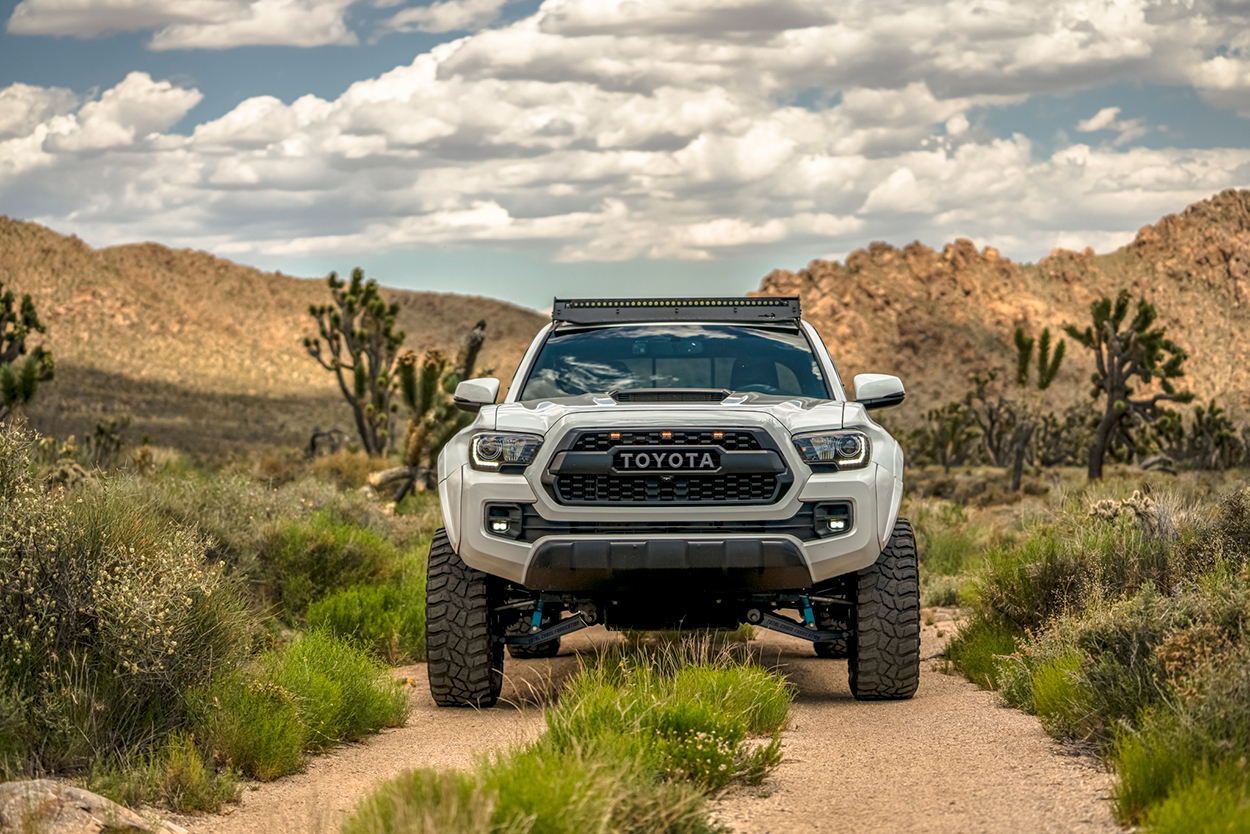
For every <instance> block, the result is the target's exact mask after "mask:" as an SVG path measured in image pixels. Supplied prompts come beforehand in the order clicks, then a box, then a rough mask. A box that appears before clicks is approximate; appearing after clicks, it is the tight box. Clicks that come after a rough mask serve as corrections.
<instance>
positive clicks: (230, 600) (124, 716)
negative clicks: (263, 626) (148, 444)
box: [0, 429, 252, 770]
mask: <svg viewBox="0 0 1250 834" xmlns="http://www.w3.org/2000/svg"><path fill="white" fill-rule="evenodd" d="M30 449H31V438H30V436H29V435H26V434H24V433H22V432H20V431H16V430H12V429H6V430H0V461H4V463H3V464H0V471H2V472H3V474H4V477H5V479H6V480H5V481H4V483H3V484H2V485H0V493H3V495H4V500H3V501H0V693H7V694H3V695H0V701H2V702H3V706H0V713H6V712H7V713H8V714H9V718H8V719H6V718H5V717H4V715H0V721H3V720H9V721H12V719H13V715H18V716H20V721H19V722H18V723H19V727H20V729H19V730H18V732H17V733H16V736H15V737H10V743H9V744H8V745H7V746H10V747H13V748H17V749H18V752H17V753H16V754H13V753H12V752H10V756H13V755H16V756H17V757H20V758H21V759H23V760H24V763H25V766H26V767H27V768H29V769H33V770H57V769H63V768H68V767H75V766H81V765H85V764H87V763H88V762H89V761H90V760H92V759H93V758H95V757H98V756H101V755H104V754H107V753H112V752H117V751H121V750H127V749H130V748H132V747H134V746H137V745H145V744H147V743H149V742H150V741H151V740H152V739H154V738H156V737H157V736H159V735H160V734H162V733H164V732H166V731H168V730H170V729H174V728H177V727H178V726H181V724H182V723H183V722H184V720H185V714H184V711H183V709H182V699H181V697H180V696H181V693H183V692H184V691H186V690H187V689H188V688H190V687H193V686H195V685H198V684H200V683H203V682H205V681H206V680H208V679H209V678H210V677H211V676H212V674H214V673H215V672H216V671H218V670H219V669H222V668H226V667H229V666H230V665H231V664H233V663H235V662H236V661H237V660H238V659H239V658H240V657H241V656H242V655H243V654H244V653H245V652H246V651H247V649H248V647H249V643H250V639H251V629H252V618H251V615H250V614H249V612H248V610H247V607H246V605H245V604H244V602H243V601H242V598H241V595H240V593H239V592H238V588H237V586H236V584H235V583H234V582H233V581H232V580H231V579H230V578H229V577H228V576H227V575H226V572H225V571H224V570H223V567H222V566H221V565H220V564H216V563H211V562H209V561H208V560H207V559H206V558H205V542H204V540H203V539H202V538H201V537H200V536H198V535H197V534H196V533H195V532H194V531H193V530H190V529H187V528H185V527H181V526H179V525H176V524H171V523H169V522H168V521H166V520H164V519H162V518H161V517H160V516H159V515H158V514H156V513H154V512H153V511H152V510H151V508H150V507H149V506H147V505H146V504H144V503H142V502H137V501H135V500H133V497H132V495H131V494H130V493H129V492H128V490H127V489H126V487H125V484H120V485H119V484H116V483H114V482H111V481H105V482H103V483H101V484H100V485H99V486H97V487H93V488H89V489H83V490H81V491H78V492H64V491H57V492H54V493H52V494H46V493H45V492H44V491H43V490H42V489H41V488H40V487H39V486H38V485H37V484H36V482H35V481H34V480H33V478H32V477H31V476H30V474H29V471H30V467H29V465H28V462H29V460H30Z"/></svg>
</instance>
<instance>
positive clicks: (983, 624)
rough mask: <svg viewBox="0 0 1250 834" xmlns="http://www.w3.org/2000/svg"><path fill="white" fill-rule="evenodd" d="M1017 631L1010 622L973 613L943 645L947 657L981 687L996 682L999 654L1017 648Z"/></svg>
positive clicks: (1008, 653) (1004, 654)
mask: <svg viewBox="0 0 1250 834" xmlns="http://www.w3.org/2000/svg"><path fill="white" fill-rule="evenodd" d="M1020 636H1021V635H1020V633H1019V632H1017V631H1016V630H1015V629H1014V628H1012V627H1011V626H1009V625H1004V624H1003V623H1001V622H997V621H994V620H991V619H989V618H987V617H985V616H984V615H980V614H973V615H972V617H971V619H969V621H968V622H967V624H966V625H964V627H963V628H961V629H960V630H959V633H958V634H956V635H955V637H954V638H953V639H952V640H951V642H950V644H949V645H948V646H947V647H946V659H947V660H949V661H950V662H951V663H952V664H953V665H954V666H955V668H957V669H958V670H959V671H961V672H963V673H964V675H965V676H967V678H968V680H970V681H972V682H973V683H975V684H976V685H977V686H980V687H982V688H984V689H993V688H995V687H996V686H997V685H998V682H999V676H1000V673H1001V669H1000V666H1001V658H1003V657H1006V656H1008V655H1011V654H1013V653H1014V652H1015V651H1016V641H1017V638H1018V637H1020Z"/></svg>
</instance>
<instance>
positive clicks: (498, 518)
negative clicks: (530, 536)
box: [485, 504, 524, 539]
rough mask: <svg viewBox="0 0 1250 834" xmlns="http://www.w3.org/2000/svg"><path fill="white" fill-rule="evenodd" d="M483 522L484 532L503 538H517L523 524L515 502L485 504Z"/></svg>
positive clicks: (519, 508) (519, 509) (519, 535)
mask: <svg viewBox="0 0 1250 834" xmlns="http://www.w3.org/2000/svg"><path fill="white" fill-rule="evenodd" d="M485 522H486V532H488V533H490V534H491V535H492V536H502V537H503V538H505V539H519V538H520V537H521V530H522V527H523V526H524V525H523V523H522V515H521V507H520V506H519V505H517V504H487V505H486V519H485Z"/></svg>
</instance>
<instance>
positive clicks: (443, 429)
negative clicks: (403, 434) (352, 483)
mask: <svg viewBox="0 0 1250 834" xmlns="http://www.w3.org/2000/svg"><path fill="white" fill-rule="evenodd" d="M485 339H486V321H485V320H482V321H479V322H478V323H477V326H476V327H474V328H473V329H472V330H471V331H469V333H468V334H467V335H466V336H465V338H464V341H463V343H462V344H461V347H460V353H459V354H458V355H457V356H456V361H455V364H453V363H451V362H449V361H448V360H447V358H446V357H445V356H443V354H442V353H441V352H440V351H438V350H430V351H427V352H426V354H425V356H422V357H418V356H417V355H416V354H415V353H413V352H412V351H410V350H409V351H404V353H403V355H401V356H400V357H399V361H398V363H397V365H396V373H397V375H398V377H399V386H400V396H401V398H402V399H403V401H404V404H405V405H407V406H408V408H409V410H410V411H411V412H412V413H411V418H410V420H409V422H408V436H407V439H406V441H405V443H404V465H403V466H401V467H397V468H395V469H387V470H385V471H383V472H379V473H377V474H376V475H375V476H374V477H373V478H372V479H371V483H373V485H375V486H378V487H381V486H383V485H387V484H398V489H397V490H396V492H395V500H396V501H401V500H403V498H404V496H405V495H407V494H408V493H409V492H410V491H411V490H413V489H414V488H416V487H417V486H418V484H420V485H423V486H424V487H426V488H433V487H434V486H435V475H436V465H437V461H438V453H439V452H441V451H442V449H443V447H444V446H446V445H447V441H448V440H450V439H451V438H452V435H454V434H455V433H456V432H458V431H460V430H461V429H463V428H464V427H465V426H467V425H469V423H471V422H473V415H471V414H466V413H465V412H463V411H460V410H459V409H458V408H456V406H455V403H454V401H453V399H452V394H454V393H455V390H456V386H457V385H459V384H460V383H461V382H462V381H463V380H466V379H469V378H471V377H472V376H473V372H474V368H475V367H476V365H477V357H478V354H479V353H480V352H481V350H482V342H483V341H485ZM488 373H489V372H488Z"/></svg>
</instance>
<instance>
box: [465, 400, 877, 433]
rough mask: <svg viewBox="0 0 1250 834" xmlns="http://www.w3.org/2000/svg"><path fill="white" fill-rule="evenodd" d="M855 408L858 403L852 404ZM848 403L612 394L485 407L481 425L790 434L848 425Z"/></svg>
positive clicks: (501, 428)
mask: <svg viewBox="0 0 1250 834" xmlns="http://www.w3.org/2000/svg"><path fill="white" fill-rule="evenodd" d="M850 405H851V406H852V407H853V408H852V410H855V409H857V408H858V406H856V405H855V404H850ZM847 406H848V403H844V402H835V401H830V400H815V399H808V398H803V397H777V396H771V395H767V394H757V393H746V394H733V395H731V396H730V397H729V398H728V399H726V400H724V401H723V402H719V403H707V404H697V405H696V404H691V403H672V404H668V403H638V404H634V403H618V402H616V401H615V400H613V399H612V398H611V397H608V396H607V395H603V396H596V395H585V396H579V397H561V398H559V399H555V400H544V401H534V402H525V403H504V404H503V405H497V406H488V407H487V408H483V409H482V411H481V414H480V415H479V418H478V421H477V428H479V429H488V430H491V429H493V430H499V431H522V432H532V433H534V434H541V435H543V436H546V435H548V434H549V433H550V432H551V430H552V429H555V428H557V427H558V426H559V425H560V424H561V423H562V422H565V421H567V422H568V423H569V424H570V425H577V426H580V427H585V426H595V425H603V426H607V427H619V426H713V425H722V424H723V425H726V426H732V425H751V426H758V425H769V424H770V423H771V424H773V425H779V426H780V427H781V428H782V429H784V430H785V431H788V432H790V433H794V432H800V431H809V430H820V429H837V428H842V427H843V424H844V417H845V413H846V411H847Z"/></svg>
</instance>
